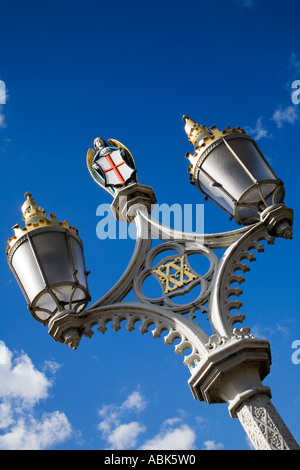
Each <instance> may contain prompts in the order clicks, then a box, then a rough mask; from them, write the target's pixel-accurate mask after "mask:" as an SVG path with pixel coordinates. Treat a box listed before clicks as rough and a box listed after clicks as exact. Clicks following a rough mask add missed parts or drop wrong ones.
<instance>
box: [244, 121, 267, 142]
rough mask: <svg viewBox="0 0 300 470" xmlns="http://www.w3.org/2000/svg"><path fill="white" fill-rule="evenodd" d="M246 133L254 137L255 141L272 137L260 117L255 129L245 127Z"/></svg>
mask: <svg viewBox="0 0 300 470" xmlns="http://www.w3.org/2000/svg"><path fill="white" fill-rule="evenodd" d="M245 131H246V132H247V133H248V134H249V135H251V137H253V139H255V140H259V139H261V138H263V137H268V138H269V137H271V136H270V134H269V131H268V129H267V128H266V127H264V125H263V123H262V118H261V117H259V118H258V119H257V121H256V124H255V126H254V127H248V126H246V127H245Z"/></svg>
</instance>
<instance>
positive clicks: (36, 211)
mask: <svg viewBox="0 0 300 470" xmlns="http://www.w3.org/2000/svg"><path fill="white" fill-rule="evenodd" d="M24 197H25V198H26V201H25V202H24V204H23V205H22V212H23V220H25V224H26V225H27V224H34V223H36V222H38V221H39V220H40V219H45V220H47V217H46V215H45V214H46V212H45V210H44V209H42V208H41V207H39V206H38V205H37V203H36V200H35V199H34V197H32V194H31V193H29V192H27V193H25V195H24Z"/></svg>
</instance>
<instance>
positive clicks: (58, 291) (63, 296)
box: [52, 285, 73, 302]
mask: <svg viewBox="0 0 300 470" xmlns="http://www.w3.org/2000/svg"><path fill="white" fill-rule="evenodd" d="M72 289H73V286H70V285H66V286H56V287H55V288H54V287H53V288H52V292H53V294H55V295H56V297H57V298H58V300H59V301H60V302H69V300H70V298H71V295H72Z"/></svg>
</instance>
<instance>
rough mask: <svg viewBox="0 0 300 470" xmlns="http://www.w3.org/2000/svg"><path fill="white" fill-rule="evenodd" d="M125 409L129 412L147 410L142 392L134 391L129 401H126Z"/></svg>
mask: <svg viewBox="0 0 300 470" xmlns="http://www.w3.org/2000/svg"><path fill="white" fill-rule="evenodd" d="M123 407H124V408H127V409H128V410H136V411H137V412H140V411H143V410H144V409H145V407H146V401H145V399H144V397H143V396H142V394H141V393H140V392H138V391H134V392H132V393H131V394H130V395H129V396H128V398H127V400H125V401H124V403H123Z"/></svg>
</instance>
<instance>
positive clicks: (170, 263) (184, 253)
mask: <svg viewBox="0 0 300 470" xmlns="http://www.w3.org/2000/svg"><path fill="white" fill-rule="evenodd" d="M169 250H172V251H175V252H176V253H178V255H174V256H168V257H166V258H164V259H163V260H162V261H161V262H160V263H158V264H154V261H155V258H156V257H157V256H158V255H160V254H161V253H163V252H166V251H169ZM195 254H199V255H202V256H205V257H206V258H207V259H208V260H209V268H208V270H207V271H206V273H205V274H203V275H200V274H199V273H196V272H195V271H194V270H193V269H192V268H191V266H190V265H189V261H188V256H189V255H195ZM217 265H218V258H217V256H216V255H215V253H214V252H213V251H212V250H210V249H209V248H207V247H204V246H203V245H200V243H191V242H187V241H180V240H179V241H170V242H164V243H163V244H161V245H158V246H156V247H154V248H153V249H152V250H151V251H149V253H147V254H146V256H145V257H144V259H142V260H141V262H140V266H139V269H138V272H137V275H136V277H135V280H134V283H133V290H134V293H135V295H136V297H137V299H138V301H140V302H142V303H148V304H153V305H161V306H164V307H165V308H167V309H172V311H173V312H176V313H180V314H185V313H188V312H189V313H191V312H192V310H193V311H195V309H196V308H198V309H202V307H203V306H204V304H205V303H207V302H208V300H209V296H210V291H211V280H212V278H213V275H214V272H215V270H216V267H217ZM165 268H168V270H167V269H165ZM171 268H173V273H172V272H170V269H171ZM164 270H165V271H164ZM177 273H178V275H179V276H180V278H179V279H177V278H176V277H175V276H176V274H177ZM149 276H154V277H155V278H156V279H157V280H158V281H159V283H160V285H162V284H163V286H162V287H164V286H165V285H166V283H168V284H167V286H168V288H167V289H166V288H162V295H161V296H160V297H157V298H151V297H149V296H147V295H146V294H145V293H144V291H143V284H144V282H145V280H146V279H147V278H148V277H149ZM172 283H173V284H172ZM199 284H200V286H201V290H200V293H199V294H198V295H196V298H195V299H193V300H192V301H190V302H187V303H185V304H179V303H176V302H175V301H174V298H176V297H177V296H179V295H184V294H186V293H187V292H190V291H191V290H192V289H193V288H194V287H195V286H197V285H199ZM174 287H175V288H174Z"/></svg>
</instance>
